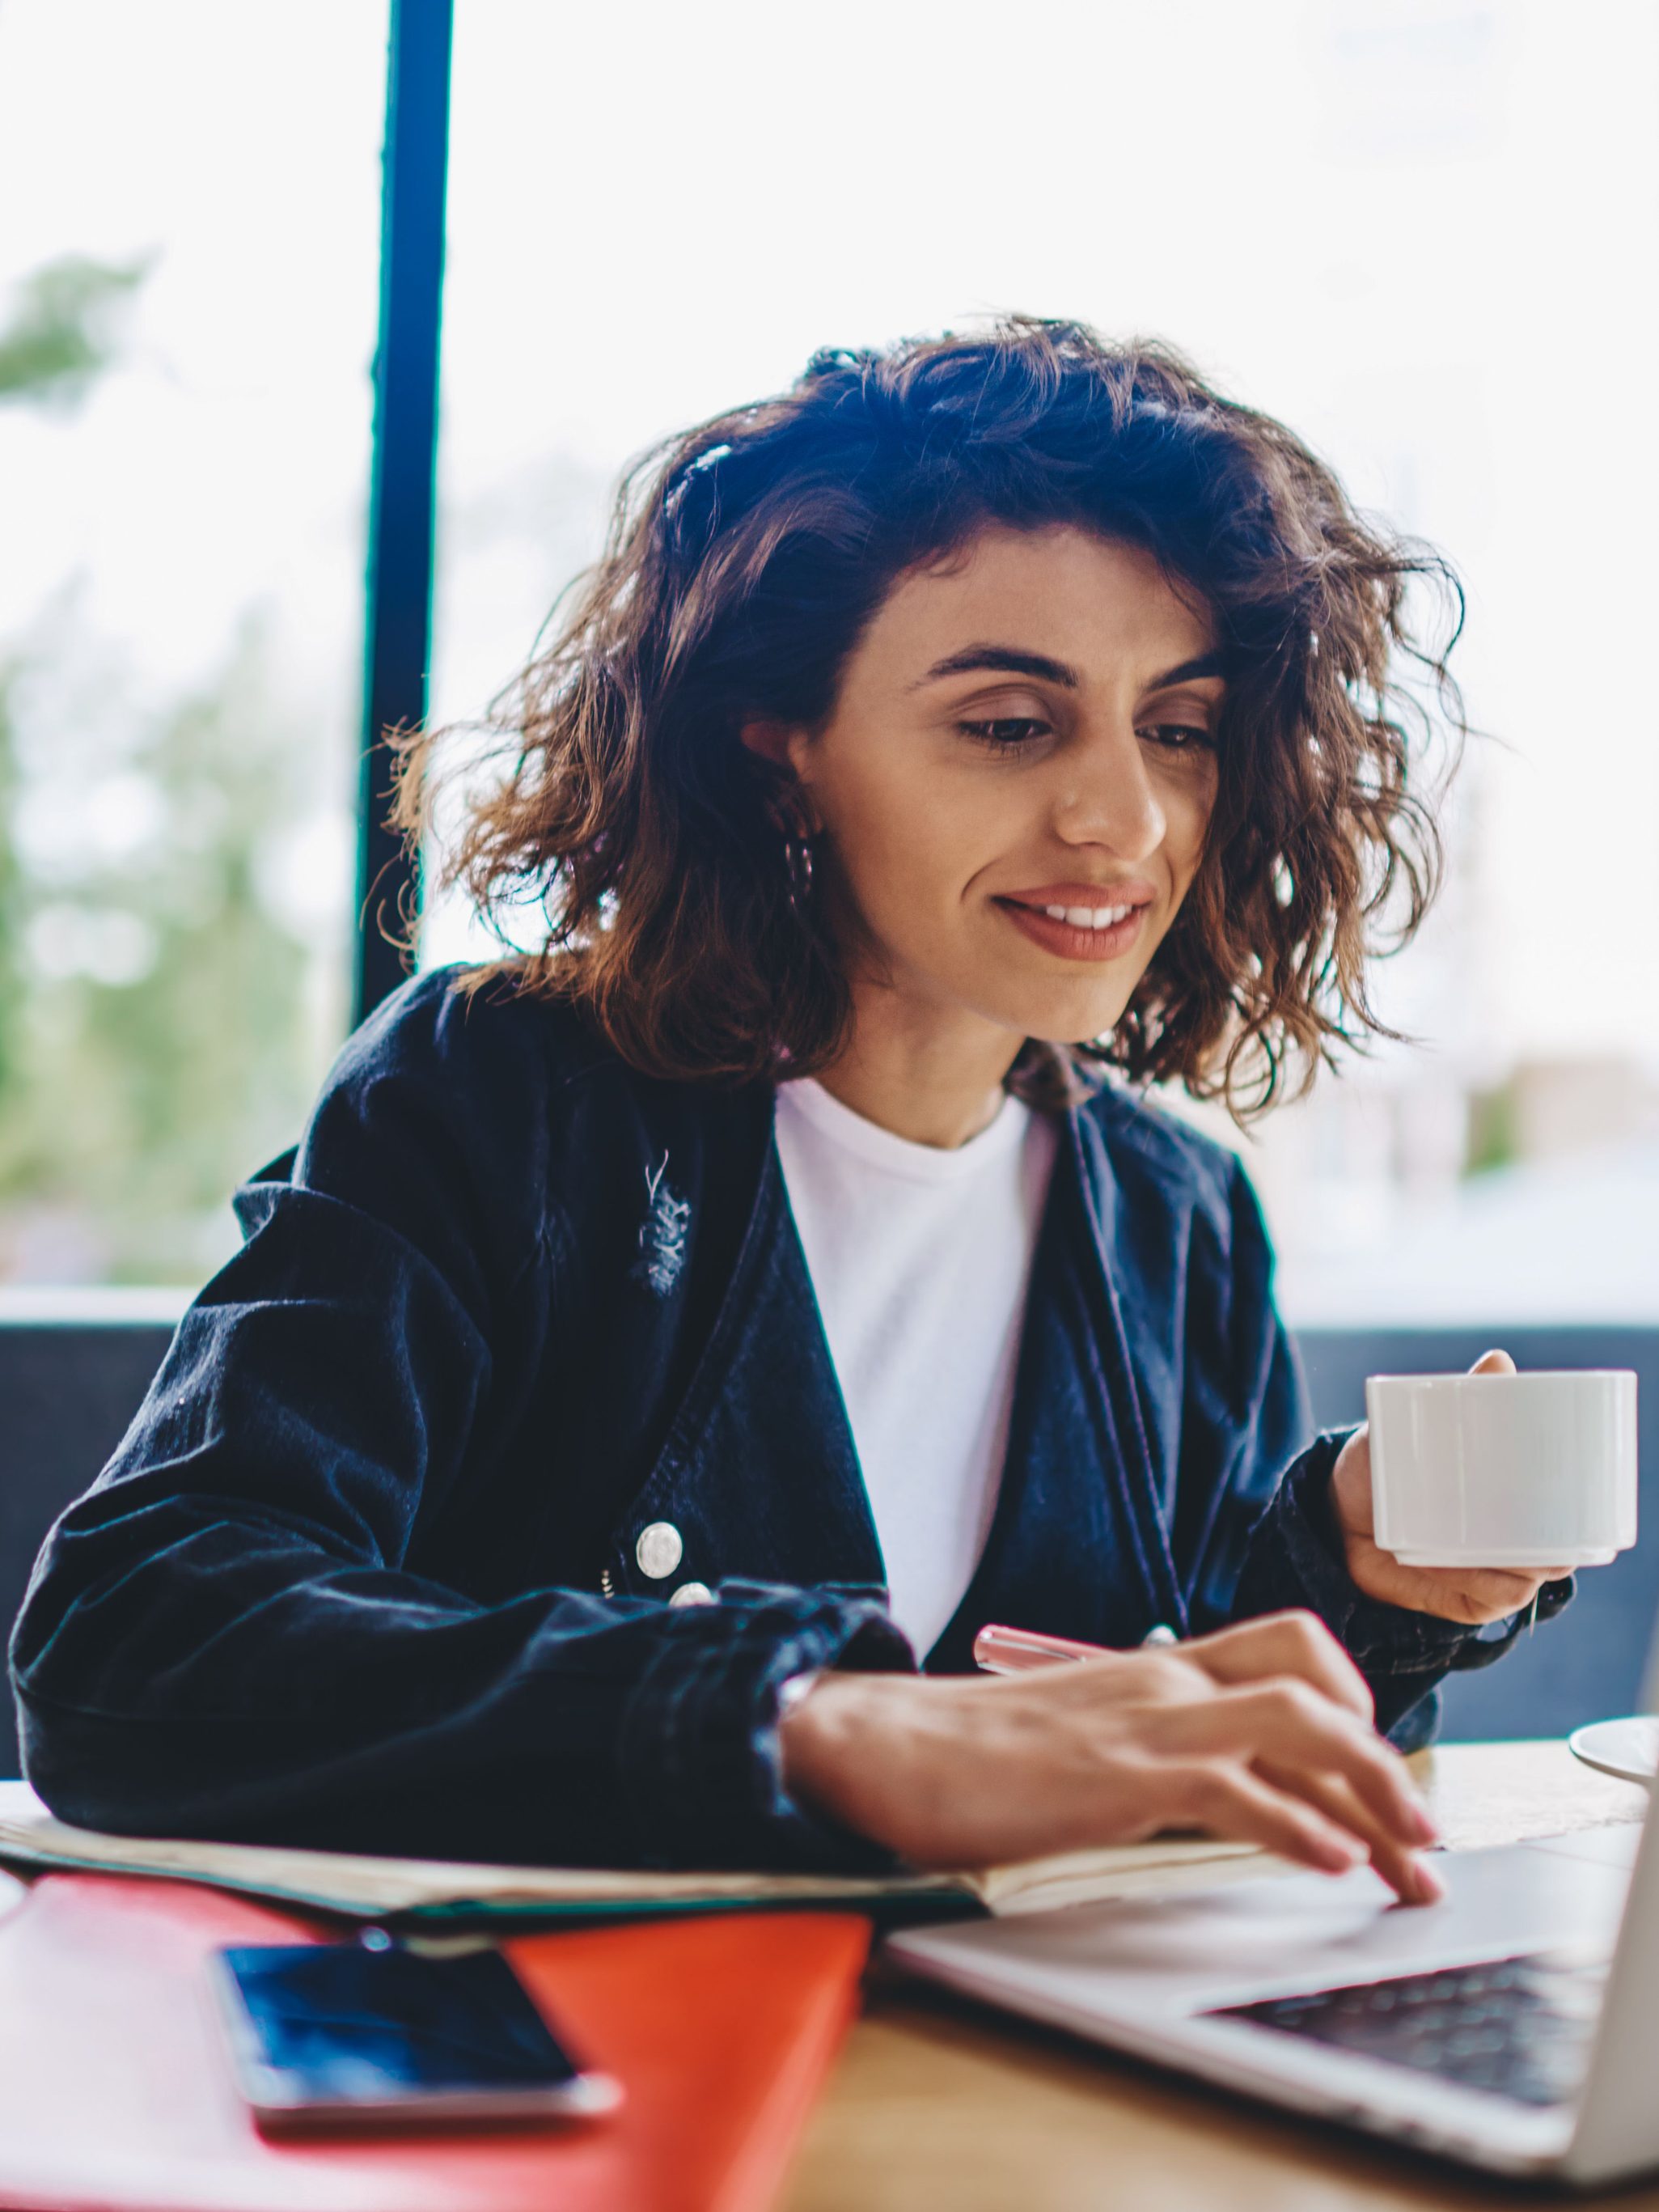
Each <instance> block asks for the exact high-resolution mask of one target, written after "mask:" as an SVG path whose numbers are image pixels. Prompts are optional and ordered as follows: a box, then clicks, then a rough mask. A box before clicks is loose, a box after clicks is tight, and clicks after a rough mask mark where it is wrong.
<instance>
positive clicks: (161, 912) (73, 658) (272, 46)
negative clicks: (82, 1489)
mask: <svg viewBox="0 0 1659 2212" xmlns="http://www.w3.org/2000/svg"><path fill="white" fill-rule="evenodd" d="M385 71H386V13H385V10H384V9H382V8H379V7H375V6H364V7H352V8H346V9H341V8H338V7H331V6H329V5H327V4H325V0H292V4H290V5H289V6H287V7H285V8H283V9H282V10H280V11H279V12H278V14H277V15H271V14H270V11H268V10H264V9H239V8H226V7H223V6H221V5H216V4H215V0H154V4H152V5H150V6H148V7H145V8H143V9H131V8H127V7H124V6H121V5H118V4H115V0H104V4H101V5H100V4H94V5H92V6H89V7H80V8H75V9H64V8H61V7H55V6H53V5H52V0H10V4H9V5H8V6H7V7H5V8H4V9H0V480H3V482H4V483H5V485H6V511H7V528H6V530H5V532H4V533H3V538H0V1283H13V1284H17V1283H23V1284H33V1285H41V1284H105V1283H114V1284H121V1283H128V1284H131V1283H150V1284H179V1285H197V1284H199V1283H200V1282H201V1281H202V1280H203V1279H204V1278H205V1276H206V1275H208V1274H209V1273H211V1272H212V1270H213V1269H214V1268H215V1267H216V1266H217V1265H218V1264H219V1263H220V1262H221V1261H222V1259H223V1258H225V1257H226V1256H228V1254H229V1253H230V1252H232V1251H233V1250H234V1249H235V1248H236V1246H237V1244H238V1243H239V1242H240V1237H239V1233H238V1231H237V1228H236V1225H235V1221H234V1217H233V1215H232V1212H231V1210H230V1207H229V1205H228V1195H229V1192H230V1190H231V1188H233V1186H234V1183H235V1182H238V1181H239V1180H240V1179H241V1178H242V1177H243V1176H246V1175H247V1174H249V1173H250V1172H252V1170H253V1169H254V1168H255V1167H257V1166H258V1165H259V1164H262V1163H263V1162H264V1160H265V1159H267V1158H270V1156H271V1155H272V1154H273V1153H274V1152H277V1151H279V1150H281V1149H282V1148H283V1146H286V1145H288V1144H290V1143H291V1142H292V1141H293V1140H294V1138H295V1135H296V1134H297V1132H298V1129H299V1127H300V1124H301V1120H302V1118H303V1115H304V1112H305V1110H306V1108H307V1104H308V1103H309V1101H310V1099H311V1098H312V1097H313V1095H314V1092H315V1090H316V1087H317V1085H318V1084H319V1081H320V1079H321V1077H322V1075H323V1073H324V1071H325V1068H326V1066H327V1064H328V1061H329V1060H330V1059H331V1057H332V1055H333V1054H334V1052H335V1051H336V1050H337V1048H338V1045H339V1042H340V1040H341V1038H342V1036H343V1035H344V1033H345V1030H347V1029H348V1028H349V998H350V973H351V961H350V944H351V932H352V923H353V915H352V894H353V888H354V881H355V878H354V865H355V825H354V821H353V812H354V809H355V805H356V760H357V753H358V744H359V739H358V719H359V715H360V714H361V695H362V678H361V665H362V562H363V507H364V500H365V495H366V489H367V485H368V444H369V432H370V416H371V391H370V382H369V377H370V368H371V362H372V356H373V351H374V319H375V301H376V292H377V256H378V250H379V218H380V136H381V125H382V118H383V112H384V101H385Z"/></svg>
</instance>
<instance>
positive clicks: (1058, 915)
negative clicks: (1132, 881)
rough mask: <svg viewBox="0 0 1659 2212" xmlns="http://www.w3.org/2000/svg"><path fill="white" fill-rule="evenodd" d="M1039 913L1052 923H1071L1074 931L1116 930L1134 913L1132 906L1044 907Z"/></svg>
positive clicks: (1038, 909) (1040, 908) (1039, 909)
mask: <svg viewBox="0 0 1659 2212" xmlns="http://www.w3.org/2000/svg"><path fill="white" fill-rule="evenodd" d="M1036 911H1037V913H1039V914H1046V915H1048V919H1049V920H1050V921H1069V922H1070V923H1071V925H1072V927H1073V929H1115V927H1117V925H1118V923H1119V922H1121V921H1127V920H1128V918H1129V916H1130V915H1132V914H1133V912H1134V908H1133V907H1132V906H1044V907H1039V908H1036Z"/></svg>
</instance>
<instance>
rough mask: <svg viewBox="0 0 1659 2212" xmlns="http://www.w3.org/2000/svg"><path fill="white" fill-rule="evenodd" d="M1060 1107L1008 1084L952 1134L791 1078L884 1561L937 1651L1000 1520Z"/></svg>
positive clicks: (796, 1204) (918, 1636)
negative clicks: (885, 1124) (1000, 1097)
mask: <svg viewBox="0 0 1659 2212" xmlns="http://www.w3.org/2000/svg"><path fill="white" fill-rule="evenodd" d="M1058 1138H1059V1131H1058V1127H1057V1126H1056V1124H1055V1123H1054V1121H1053V1119H1052V1118H1051V1117H1050V1116H1048V1115H1043V1114H1034V1113H1033V1112H1032V1111H1031V1110H1030V1108H1029V1107H1027V1106H1025V1105H1024V1104H1023V1103H1021V1102H1020V1101H1019V1100H1018V1099H1017V1098H1014V1097H1006V1099H1005V1100H1004V1103H1003V1104H1002V1106H1001V1108H1000V1110H999V1112H998V1114H997V1115H996V1118H995V1119H994V1121H992V1122H991V1124H990V1126H989V1127H988V1128H985V1129H982V1130H981V1132H980V1133H979V1134H978V1135H977V1136H976V1137H972V1138H970V1139H969V1141H968V1142H967V1143H966V1144H965V1145H958V1146H956V1147H955V1148H954V1149H952V1150H948V1151H947V1150H945V1149H943V1148H942V1147H939V1146H933V1145H918V1144H913V1143H912V1142H911V1141H910V1139H908V1138H906V1137H897V1136H895V1135H894V1134H893V1133H892V1131H891V1130H890V1129H884V1128H882V1127H879V1126H878V1124H877V1123H876V1122H874V1121H866V1119H865V1118H864V1116H863V1115H861V1114H855V1113H854V1112H853V1110H852V1109H851V1108H850V1107H848V1106H843V1105H842V1103H841V1101H840V1100H839V1099H838V1098H834V1097H831V1096H830V1094H829V1092H828V1091H826V1090H825V1089H824V1088H823V1085H822V1084H820V1083H817V1082H814V1081H812V1080H811V1079H810V1078H807V1079H801V1080H799V1081H796V1082H793V1083H786V1084H782V1085H780V1086H779V1090H778V1099H777V1146H778V1157H779V1158H780V1159H781V1162H782V1164H783V1178H784V1183H785V1186H786V1188H787V1191H788V1194H789V1205H790V1209H791V1211H792V1212H793V1215H794V1218H795V1226H796V1228H797V1229H798V1230H799V1233H800V1241H801V1244H802V1247H803V1249H805V1254H806V1264H807V1267H808V1269H809V1270H810V1272H811V1278H812V1288H813V1290H814V1291H815V1292H816V1293H817V1303H818V1310H819V1312H820V1314H821V1315H822V1316H823V1329H824V1334H825V1336H826V1337H827V1338H828V1339H829V1352H830V1356H831V1358H833V1359H834V1361H835V1366H836V1376H838V1378H839V1379H840V1383H841V1389H842V1397H843V1399H844V1400H845V1401H846V1405H847V1413H848V1420H849V1422H850V1423H851V1425H852V1431H853V1442H854V1445H855V1447H856V1448H857V1451H858V1456H859V1464H860V1467H861V1468H862V1469H863V1472H864V1482H865V1487H866V1490H867V1491H868V1492H869V1497H870V1505H871V1510H872V1514H873V1515H874V1517H875V1523H876V1534H877V1535H878V1537H879V1539H880V1541H881V1550H882V1556H883V1558H884V1560H885V1562H886V1565H887V1585H888V1592H889V1602H890V1607H891V1609H892V1614H893V1618H894V1620H896V1622H897V1624H898V1626H900V1627H901V1628H902V1630H903V1631H904V1632H905V1633H906V1635H908V1637H909V1638H910V1640H911V1642H912V1644H914V1645H915V1650H916V1654H917V1656H918V1657H919V1658H920V1657H922V1656H925V1655H926V1653H927V1650H929V1648H930V1647H931V1645H932V1644H933V1643H934V1641H935V1640H936V1638H938V1636H939V1632H940V1631H941V1630H942V1629H943V1628H944V1627H945V1624H946V1623H947V1622H948V1621H949V1620H950V1618H951V1614H952V1613H954V1612H955V1611H956V1609H957V1606H958V1604H959V1603H960V1602H961V1601H962V1596H963V1592H964V1591H965V1590H966V1589H967V1587H968V1584H969V1581H970V1580H971V1578H972V1577H973V1572H974V1569H975V1567H976V1566H977V1565H978V1564H979V1557H980V1553H981V1551H982V1550H983V1549H984V1547H985V1539H986V1536H987V1534H988V1533H989V1530H990V1526H991V1517H992V1514H993V1512H994V1509H995V1506H996V1498H997V1491H998V1487H999V1485H1000V1481H1001V1478H1002V1462H1003V1457H1004V1454H1005V1452H1006V1448H1007V1442H1008V1418H1009V1414H1010V1413H1011V1411H1012V1404H1013V1392H1014V1369H1015V1363H1016V1360H1017V1358H1018V1351H1019V1334H1020V1322H1021V1320H1022V1317H1023V1316H1024V1310H1025V1292H1026V1287H1027V1285H1028V1283H1029V1281H1030V1272H1031V1259H1032V1255H1033V1253H1034V1251H1035V1249H1036V1237H1037V1229H1038V1225H1039V1224H1040V1222H1041V1219H1042V1208H1043V1201H1044V1200H1045V1198H1046V1196H1047V1193H1048V1179H1049V1176H1050V1173H1051V1172H1052V1170H1053V1166H1054V1153H1055V1151H1056V1149H1057V1145H1058Z"/></svg>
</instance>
